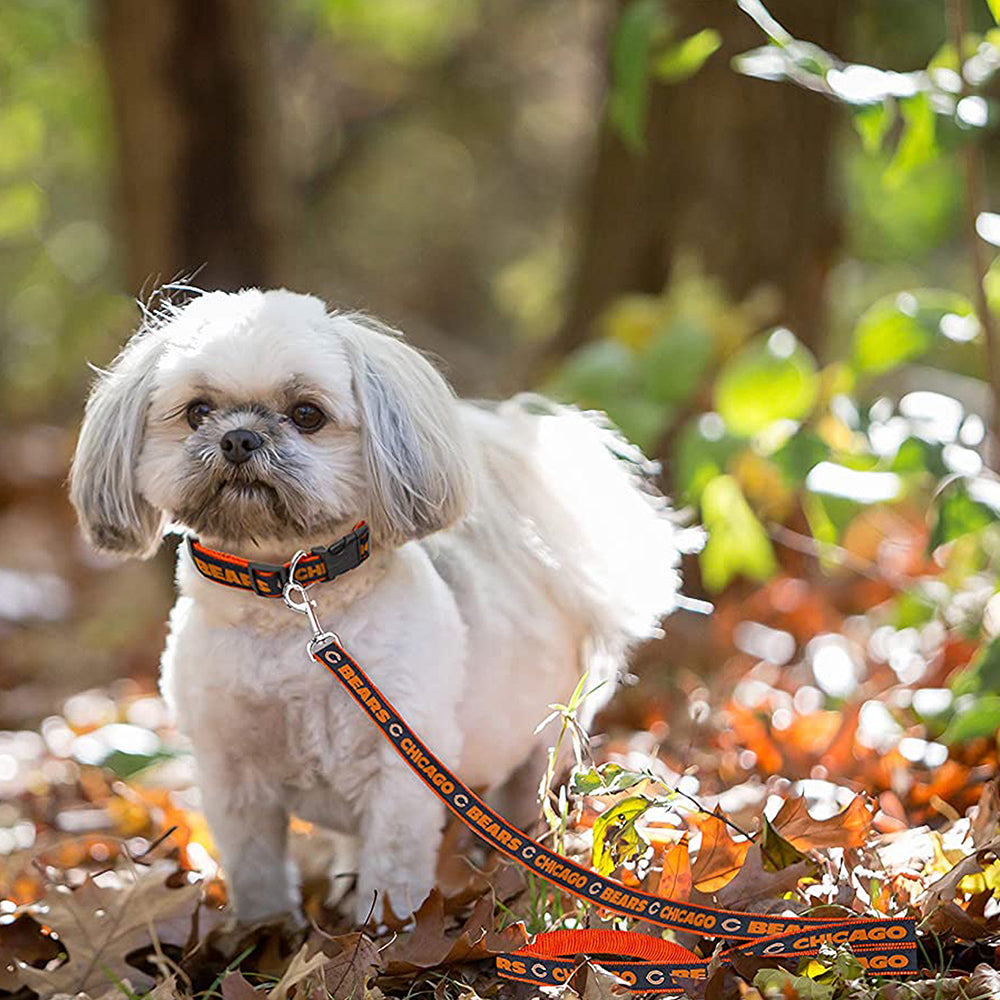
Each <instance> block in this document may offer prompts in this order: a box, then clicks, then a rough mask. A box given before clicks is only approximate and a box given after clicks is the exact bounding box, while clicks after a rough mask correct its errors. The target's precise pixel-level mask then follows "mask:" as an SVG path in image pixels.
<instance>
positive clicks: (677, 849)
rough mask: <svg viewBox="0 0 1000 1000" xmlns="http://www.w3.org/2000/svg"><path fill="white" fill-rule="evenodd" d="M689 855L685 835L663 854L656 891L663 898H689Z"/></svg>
mask: <svg viewBox="0 0 1000 1000" xmlns="http://www.w3.org/2000/svg"><path fill="white" fill-rule="evenodd" d="M691 885H692V878H691V857H690V853H689V851H688V841H687V835H686V834H685V835H684V837H683V838H682V839H681V841H680V843H678V844H675V845H674V846H673V847H671V848H670V849H669V850H668V851H667V853H666V854H664V856H663V871H662V872H661V873H660V883H659V885H658V886H657V888H656V893H657V895H659V896H663V897H664V898H665V899H673V900H677V901H679V902H682V903H684V902H687V900H689V899H690V898H691Z"/></svg>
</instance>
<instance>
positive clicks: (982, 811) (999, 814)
mask: <svg viewBox="0 0 1000 1000" xmlns="http://www.w3.org/2000/svg"><path fill="white" fill-rule="evenodd" d="M998 824H1000V779H997V778H994V779H993V781H990V782H988V783H987V784H986V785H985V786H984V787H983V791H982V794H981V795H980V796H979V803H978V804H977V806H976V815H975V816H974V817H973V819H972V843H973V844H975V846H976V847H982V846H983V845H984V844H988V843H989V842H990V841H991V840H994V839H995V838H996V836H997V826H998Z"/></svg>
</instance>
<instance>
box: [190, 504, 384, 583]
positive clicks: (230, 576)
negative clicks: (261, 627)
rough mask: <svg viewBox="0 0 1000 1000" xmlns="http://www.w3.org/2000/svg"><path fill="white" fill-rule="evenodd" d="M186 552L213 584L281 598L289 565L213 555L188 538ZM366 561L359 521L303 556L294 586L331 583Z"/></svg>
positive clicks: (364, 532) (364, 534)
mask: <svg viewBox="0 0 1000 1000" xmlns="http://www.w3.org/2000/svg"><path fill="white" fill-rule="evenodd" d="M187 541H188V550H189V551H190V553H191V560H192V562H193V563H194V566H195V569H196V570H198V572H199V573H201V575H202V576H204V577H208V579H210V580H212V581H213V582H215V583H221V584H223V585H224V586H226V587H235V588H236V589H237V590H249V591H252V592H253V593H255V594H257V595H258V596H260V597H281V596H282V593H283V592H284V589H285V585H286V584H287V583H288V580H289V573H290V572H291V565H292V564H291V563H290V562H286V563H284V565H281V566H278V565H275V564H273V563H259V562H254V561H253V560H251V559H244V558H243V557H242V556H234V555H230V554H229V553H228V552H216V551H215V549H210V548H208V547H207V546H204V545H202V544H201V542H199V541H198V540H197V539H196V538H191V537H190V536H188V540H187ZM367 558H368V525H367V524H365V522H364V521H359V522H358V523H357V524H356V525H355V526H354V528H353V529H352V530H351V531H349V532H348V533H347V534H346V535H344V537H343V538H338V539H337V541H335V542H334V543H333V544H332V545H328V546H325V547H324V546H317V547H316V548H314V549H311V550H310V551H309V552H307V553H306V554H305V555H303V556H302V557H301V558H300V559H299V560H298V561H297V562H296V566H295V582H296V583H299V584H302V585H303V586H308V585H309V584H312V583H322V582H323V581H325V580H333V579H334V578H335V577H338V576H340V575H341V574H342V573H346V572H347V571H348V570H349V569H354V568H355V567H356V566H360V565H361V563H363V562H364V561H365V560H366V559H367Z"/></svg>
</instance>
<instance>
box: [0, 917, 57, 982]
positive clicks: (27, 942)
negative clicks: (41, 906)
mask: <svg viewBox="0 0 1000 1000" xmlns="http://www.w3.org/2000/svg"><path fill="white" fill-rule="evenodd" d="M59 950H60V949H59V945H58V943H57V942H56V941H55V940H53V939H52V938H51V937H49V936H48V935H47V934H43V933H42V927H41V924H39V923H38V921H36V920H33V919H32V918H31V917H29V916H28V915H27V914H22V915H21V916H19V917H18V918H17V919H16V920H12V921H11V922H10V923H9V924H0V990H9V991H10V992H11V993H14V992H16V991H17V990H18V988H19V987H20V985H21V980H20V975H21V973H20V970H19V969H18V967H17V965H16V964H15V961H14V960H15V959H20V961H21V962H23V963H24V964H25V965H38V964H43V963H48V962H50V961H52V959H54V958H56V957H57V956H58V955H59Z"/></svg>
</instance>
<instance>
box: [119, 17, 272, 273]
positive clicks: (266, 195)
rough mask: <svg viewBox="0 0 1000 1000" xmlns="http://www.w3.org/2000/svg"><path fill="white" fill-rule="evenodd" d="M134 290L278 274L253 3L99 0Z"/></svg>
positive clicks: (262, 61)
mask: <svg viewBox="0 0 1000 1000" xmlns="http://www.w3.org/2000/svg"><path fill="white" fill-rule="evenodd" d="M101 10H102V14H103V25H102V27H103V38H104V45H105V51H106V55H107V68H108V75H109V80H110V88H111V98H112V105H113V110H114V121H115V126H116V130H117V143H118V153H119V157H118V163H119V184H120V196H121V204H122V221H123V225H124V229H125V243H126V246H127V248H128V264H127V275H126V277H127V280H128V282H129V285H130V287H131V288H132V290H133V291H139V290H140V289H147V290H148V289H149V288H150V286H151V284H152V286H154V287H155V285H158V284H160V283H161V282H165V281H170V280H172V279H176V278H178V277H179V276H184V275H191V274H193V273H195V272H197V273H198V277H197V281H198V283H199V284H201V285H203V286H204V287H210V288H227V289H235V288H239V287H243V286H247V285H266V284H272V283H275V282H276V281H278V280H280V273H281V271H282V267H281V263H280V259H279V258H280V249H281V237H282V231H283V228H284V208H285V206H284V204H283V199H284V195H285V186H284V183H283V173H282V170H281V163H280V162H279V156H278V143H277V142H276V141H275V132H276V127H277V121H276V114H275V112H274V111H273V110H272V108H271V101H270V99H269V98H270V92H271V90H272V89H273V88H269V86H268V82H267V81H268V74H267V73H266V72H265V71H266V68H267V65H268V58H267V52H266V50H265V45H264V26H263V24H262V7H261V4H260V2H259V0H143V2H142V3H135V2H134V0H103V4H102V8H101Z"/></svg>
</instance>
